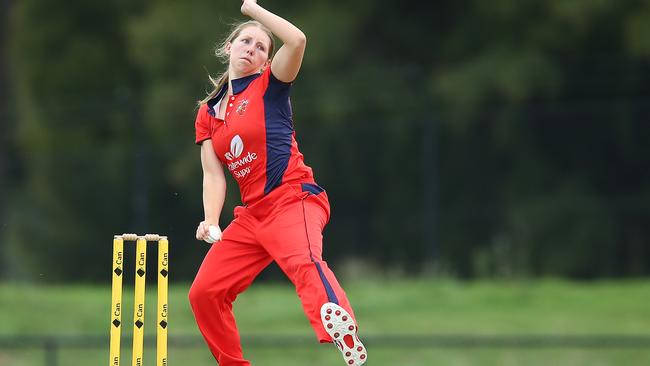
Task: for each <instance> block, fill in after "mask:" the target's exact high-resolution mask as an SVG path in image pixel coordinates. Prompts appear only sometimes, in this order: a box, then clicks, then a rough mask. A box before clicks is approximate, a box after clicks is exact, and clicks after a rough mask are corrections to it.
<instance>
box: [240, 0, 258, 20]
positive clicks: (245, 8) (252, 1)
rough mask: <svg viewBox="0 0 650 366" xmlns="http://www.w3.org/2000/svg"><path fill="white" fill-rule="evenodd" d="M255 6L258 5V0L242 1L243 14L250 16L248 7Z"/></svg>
mask: <svg viewBox="0 0 650 366" xmlns="http://www.w3.org/2000/svg"><path fill="white" fill-rule="evenodd" d="M253 4H257V0H242V4H241V9H240V10H241V13H242V14H244V15H246V16H249V14H248V7H249V5H253Z"/></svg>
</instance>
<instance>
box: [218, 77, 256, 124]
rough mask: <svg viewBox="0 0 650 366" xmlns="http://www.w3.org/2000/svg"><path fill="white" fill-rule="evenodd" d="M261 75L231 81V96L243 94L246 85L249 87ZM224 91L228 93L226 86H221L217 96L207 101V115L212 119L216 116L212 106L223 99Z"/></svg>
mask: <svg viewBox="0 0 650 366" xmlns="http://www.w3.org/2000/svg"><path fill="white" fill-rule="evenodd" d="M261 75H262V74H252V75H248V76H244V77H243V78H239V79H233V80H232V81H231V83H232V92H233V94H235V95H237V94H239V93H241V92H243V91H244V90H246V88H248V85H250V83H251V82H252V81H253V80H255V79H257V78H258V77H260V76H261ZM226 91H228V84H223V86H222V87H221V89H220V90H219V92H218V93H217V95H215V96H214V98H212V99H210V100H208V113H209V114H210V115H211V116H212V117H215V116H216V113H215V112H214V106H215V105H216V104H217V103H219V101H220V100H221V99H222V98H223V97H224V95H226Z"/></svg>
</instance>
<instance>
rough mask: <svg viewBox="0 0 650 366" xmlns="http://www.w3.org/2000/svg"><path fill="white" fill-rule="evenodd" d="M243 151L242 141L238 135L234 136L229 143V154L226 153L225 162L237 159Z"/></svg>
mask: <svg viewBox="0 0 650 366" xmlns="http://www.w3.org/2000/svg"><path fill="white" fill-rule="evenodd" d="M243 151H244V141H242V139H241V137H239V135H235V137H233V138H232V140H231V141H230V152H227V153H226V155H225V156H226V160H234V159H237V158H238V157H239V156H240V155H241V153H242V152H243Z"/></svg>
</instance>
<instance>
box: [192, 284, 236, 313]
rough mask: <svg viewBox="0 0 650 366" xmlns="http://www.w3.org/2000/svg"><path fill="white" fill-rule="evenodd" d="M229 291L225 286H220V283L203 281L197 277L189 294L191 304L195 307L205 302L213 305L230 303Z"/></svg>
mask: <svg viewBox="0 0 650 366" xmlns="http://www.w3.org/2000/svg"><path fill="white" fill-rule="evenodd" d="M228 292H229V291H228V289H227V288H226V287H225V286H222V285H220V284H219V283H218V282H217V283H215V282H213V281H203V280H202V279H201V278H199V277H197V278H196V279H195V280H194V282H193V283H192V286H191V287H190V291H189V294H188V297H189V300H190V304H191V305H192V306H193V307H196V306H200V305H201V304H202V303H204V302H209V303H211V304H214V303H215V302H217V303H224V302H228V298H229V297H230V296H228Z"/></svg>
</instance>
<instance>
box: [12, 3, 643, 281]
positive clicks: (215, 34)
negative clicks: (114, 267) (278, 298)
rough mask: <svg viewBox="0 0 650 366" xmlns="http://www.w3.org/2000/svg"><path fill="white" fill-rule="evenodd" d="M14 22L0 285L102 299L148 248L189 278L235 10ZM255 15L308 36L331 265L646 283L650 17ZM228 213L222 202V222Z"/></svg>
mask: <svg viewBox="0 0 650 366" xmlns="http://www.w3.org/2000/svg"><path fill="white" fill-rule="evenodd" d="M10 3H11V2H10V1H6V0H5V1H4V2H2V6H3V9H9V10H8V11H6V12H3V15H2V16H3V17H4V18H6V19H7V20H8V21H7V22H6V23H3V29H8V30H9V31H8V32H6V33H3V37H2V40H3V42H7V43H6V44H5V43H3V47H2V49H3V51H4V52H3V53H2V54H1V56H2V57H0V66H1V67H0V86H1V87H0V92H1V93H2V95H0V97H1V98H0V103H1V104H0V106H1V109H0V134H1V136H0V141H1V142H2V146H1V147H0V152H1V153H2V156H1V157H0V183H1V184H3V188H2V192H0V221H1V222H0V223H1V224H2V225H1V226H0V227H1V228H2V230H1V231H0V241H1V243H2V247H3V250H2V253H3V256H2V257H1V258H2V260H3V262H4V263H3V265H2V268H3V272H2V274H3V276H4V277H5V278H10V279H17V278H38V277H39V276H41V277H45V278H46V279H48V280H52V281H56V280H73V279H76V280H104V279H105V278H106V273H107V272H106V268H107V266H108V258H109V256H110V243H111V236H112V235H113V234H114V233H120V232H123V231H139V232H144V231H150V232H159V233H165V234H168V235H169V236H170V239H171V243H172V244H171V245H172V253H171V256H172V260H173V262H174V265H175V267H176V270H177V276H178V277H177V278H183V279H189V278H191V276H192V275H193V273H194V270H195V268H196V267H197V266H198V262H199V261H200V259H201V257H202V255H203V253H204V252H205V250H206V247H205V246H202V245H201V244H198V243H196V242H195V240H194V239H193V233H194V230H195V226H196V224H197V223H198V221H199V220H200V219H201V215H202V207H201V192H200V189H201V170H200V164H199V159H198V156H199V155H198V149H197V148H196V146H194V144H193V133H194V131H193V121H194V114H195V113H196V101H197V100H199V99H201V98H202V97H203V95H204V93H205V91H206V90H207V89H208V88H209V85H208V82H207V74H208V73H210V74H213V75H214V74H217V73H218V72H219V71H221V69H222V66H221V65H219V64H218V63H217V61H216V60H215V59H214V57H213V56H212V49H213V47H214V45H215V44H216V43H217V42H218V41H219V40H220V38H221V37H222V36H224V33H225V32H226V29H227V24H228V23H229V22H231V21H233V20H234V19H236V18H241V17H240V16H239V13H238V8H239V2H237V1H233V2H230V3H219V4H216V5H215V3H213V2H210V1H204V0H191V1H189V2H173V1H158V2H138V3H137V4H132V3H130V2H126V1H118V2H111V3H93V2H85V1H79V0H75V1H68V2H65V3H61V4H47V5H45V4H44V3H43V2H42V1H39V0H23V1H21V2H15V3H14V4H13V7H9V5H7V4H10ZM263 5H264V6H267V7H269V8H270V9H271V10H273V11H275V12H277V13H279V14H281V15H283V16H286V17H287V18H289V19H290V20H292V21H293V22H294V23H296V24H297V25H298V26H299V27H300V28H302V29H303V30H304V31H305V33H306V34H307V36H308V47H307V53H306V56H305V60H304V64H303V68H302V71H301V74H300V76H299V78H298V80H297V82H296V83H295V85H294V87H293V95H292V101H293V106H294V120H295V125H296V129H297V135H298V140H299V144H300V147H301V150H302V151H303V153H304V154H305V157H306V162H307V163H308V164H309V165H311V166H312V167H313V168H314V170H315V173H316V178H317V180H318V182H319V183H320V184H321V185H322V186H324V187H325V189H326V190H327V191H328V194H329V196H330V200H331V202H332V220H331V222H330V225H329V226H328V228H327V229H326V232H325V236H326V239H325V254H326V257H327V258H328V259H329V260H330V261H331V262H333V263H334V264H335V265H336V264H339V265H342V264H343V262H349V263H356V266H357V267H359V268H375V269H374V270H375V271H382V272H383V271H386V272H393V271H397V272H403V273H408V274H422V273H440V274H450V275H456V276H460V277H464V278H471V277H477V276H513V277H521V276H566V277H572V278H597V277H622V276H641V275H647V274H648V273H650V259H649V258H650V255H649V254H650V253H649V251H650V249H648V248H650V246H648V245H647V240H648V238H649V237H650V232H649V231H650V229H649V228H650V225H649V224H650V223H649V222H648V220H649V219H648V218H649V217H650V209H649V208H648V207H650V206H649V204H650V202H649V200H650V177H649V176H648V174H649V173H648V171H649V170H648V162H649V160H648V159H649V158H648V157H649V156H650V151H648V150H649V149H650V148H649V147H648V146H649V145H648V143H647V141H648V137H650V124H649V121H650V118H649V117H650V103H649V100H648V99H649V98H648V97H649V95H650V93H649V91H650V90H649V87H648V85H650V66H649V65H650V64H649V61H650V38H648V37H647V34H649V32H650V26H649V24H650V3H648V2H647V1H640V0H639V1H626V2H621V1H615V0H601V1H580V2H567V1H560V0H558V1H528V2H523V3H522V2H518V1H515V0H497V1H492V2H485V1H480V0H474V1H469V0H467V1H446V0H445V1H435V2H426V3H416V4H408V6H407V4H401V3H392V4H385V3H378V2H372V1H368V0H363V1H354V2H352V3H350V2H340V1H330V2H325V3H323V2H312V3H296V2H292V1H279V2H277V1H276V2H273V3H269V4H263ZM5 34H6V36H4V35H5ZM7 70H11V72H8V71H7ZM7 91H8V93H7ZM231 183H232V182H231ZM238 200H239V198H238V189H237V188H236V187H235V186H231V187H230V189H229V193H228V199H227V202H226V209H225V212H224V218H223V224H225V223H227V221H228V220H229V219H230V217H229V215H230V212H231V211H232V207H233V205H236V204H238ZM379 268H381V269H379Z"/></svg>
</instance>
